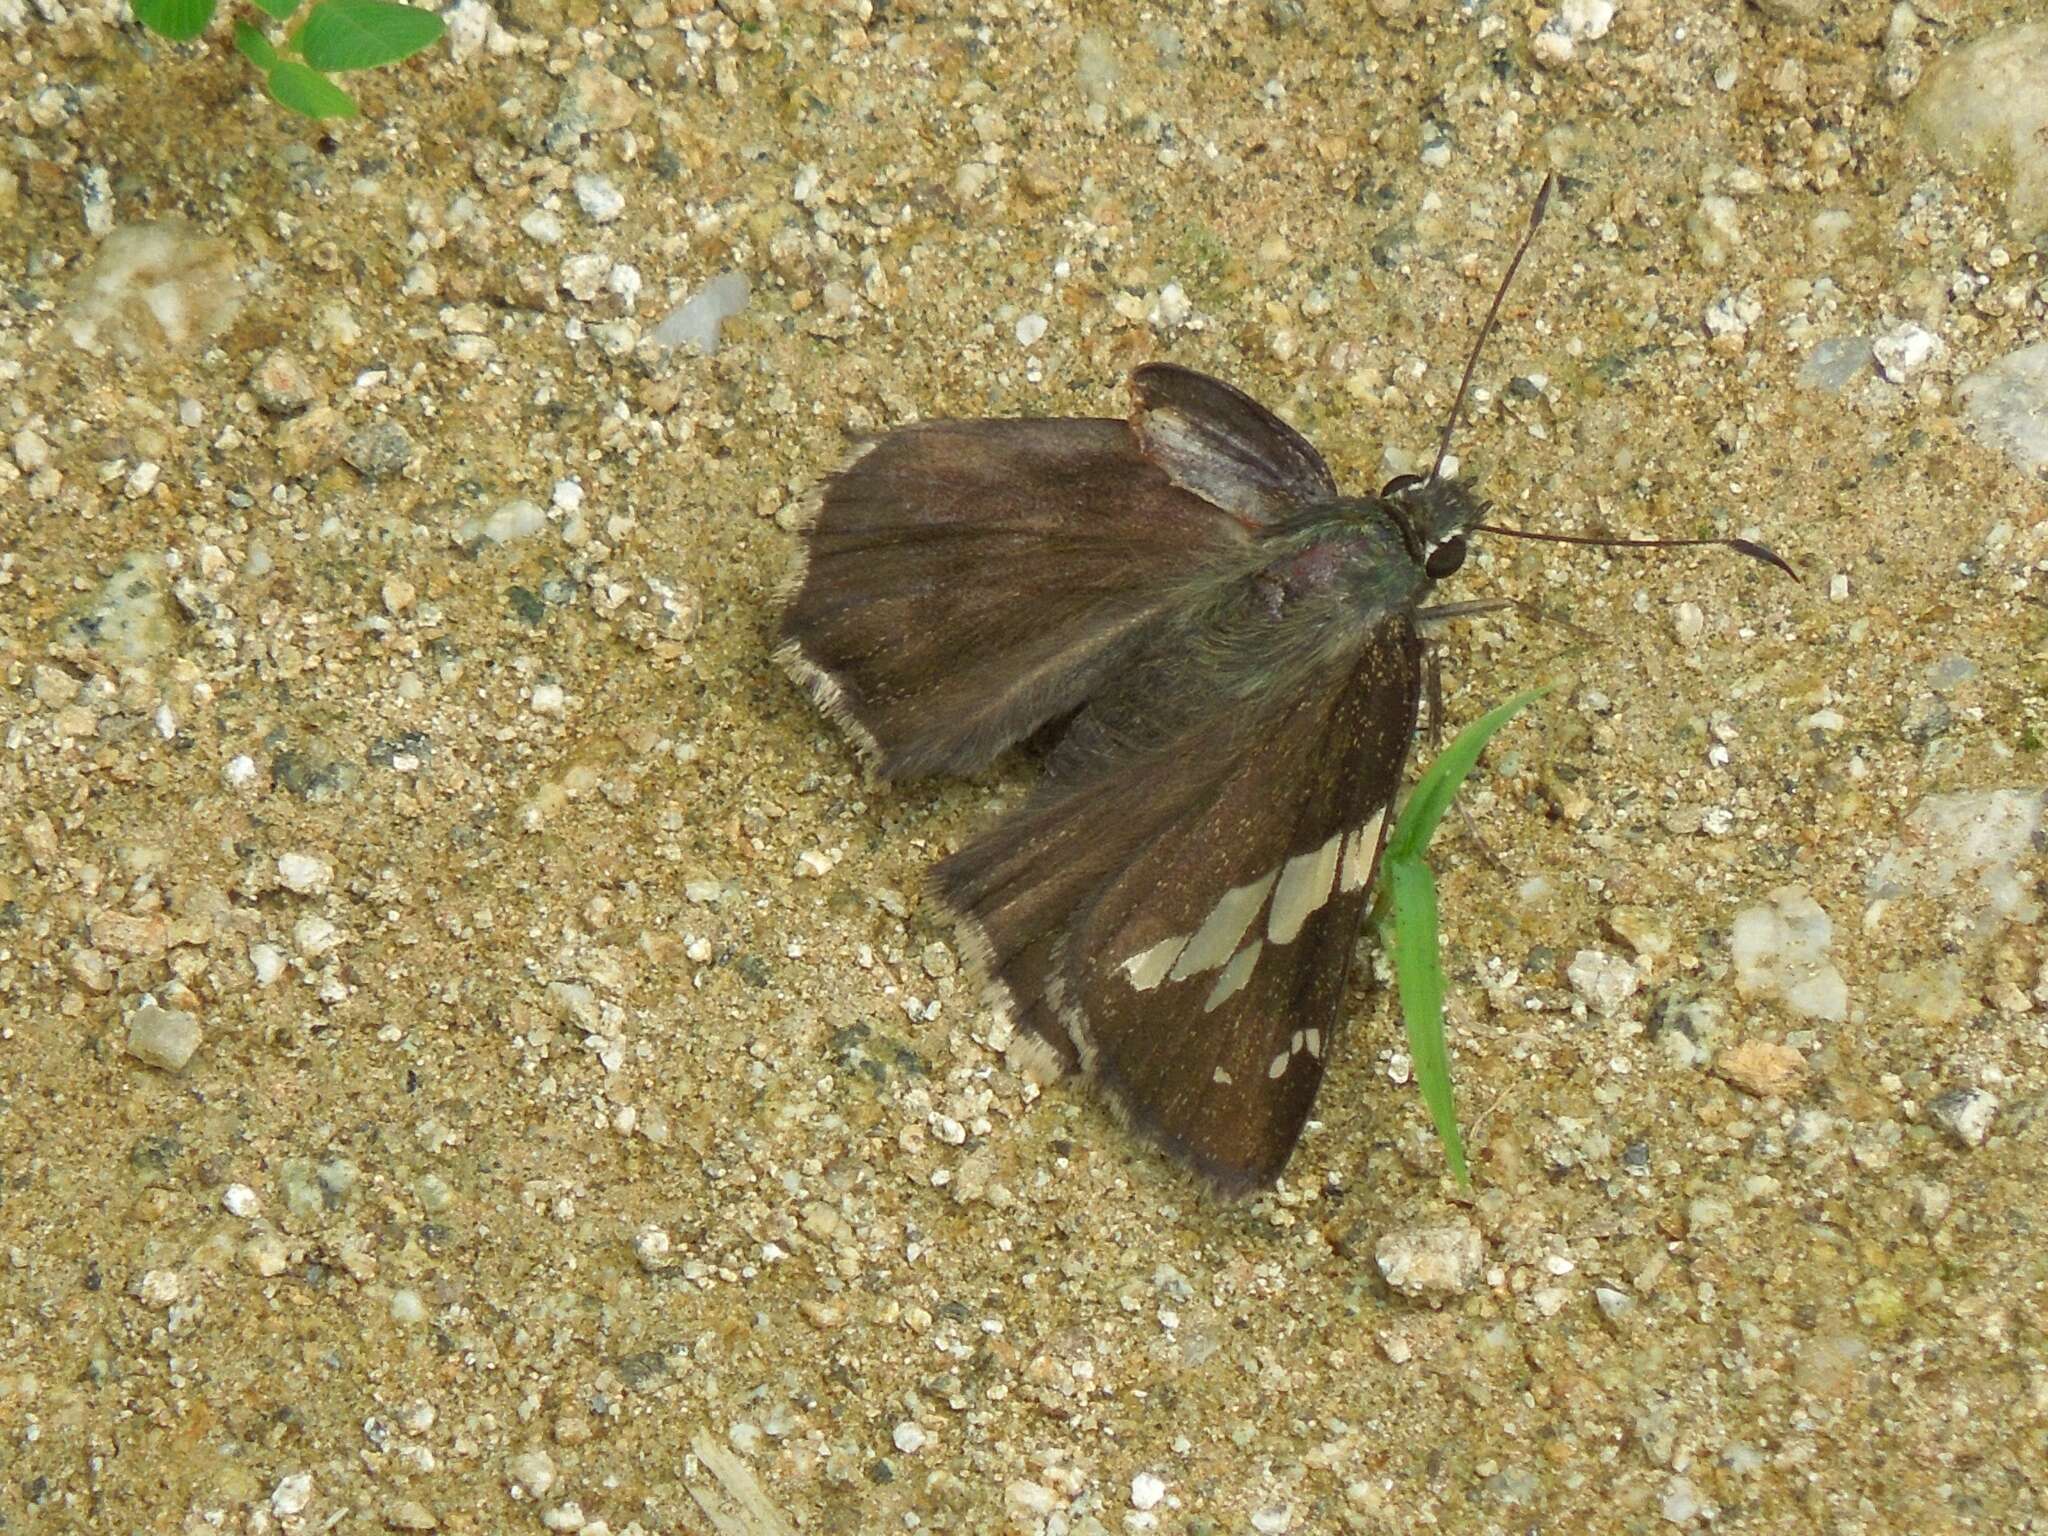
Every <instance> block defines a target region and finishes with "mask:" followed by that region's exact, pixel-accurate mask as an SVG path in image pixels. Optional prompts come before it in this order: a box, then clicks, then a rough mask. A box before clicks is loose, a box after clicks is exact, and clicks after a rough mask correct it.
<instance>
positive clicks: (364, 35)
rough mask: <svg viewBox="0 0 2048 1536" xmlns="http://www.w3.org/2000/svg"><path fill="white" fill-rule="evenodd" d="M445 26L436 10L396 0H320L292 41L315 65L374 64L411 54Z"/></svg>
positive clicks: (439, 34) (433, 39)
mask: <svg viewBox="0 0 2048 1536" xmlns="http://www.w3.org/2000/svg"><path fill="white" fill-rule="evenodd" d="M447 30H448V28H447V25H446V24H445V23H444V22H443V21H442V20H441V18H440V17H438V16H436V15H435V14H434V13H433V12H432V11H419V10H414V9H413V8H412V7H411V6H409V5H399V4H396V3H395V0H320V3H319V4H318V5H316V6H314V7H313V9H312V10H310V11H308V12H307V13H306V19H305V21H304V22H302V23H301V24H300V26H299V30H298V31H297V32H295V33H293V34H292V41H291V46H292V48H293V49H294V51H296V52H297V53H298V54H299V56H300V57H301V58H303V59H304V60H305V61H306V62H307V63H308V64H310V65H312V66H313V67H314V68H315V69H373V68H375V67H376V66H377V65H379V64H394V63H396V62H397V61H398V60H400V59H409V58H411V57H412V56H413V55H414V54H416V53H418V52H419V51H420V50H421V49H422V48H425V47H427V46H428V45H429V44H431V43H435V42H438V41H440V39H441V37H442V35H443V34H444V33H446V32H447Z"/></svg>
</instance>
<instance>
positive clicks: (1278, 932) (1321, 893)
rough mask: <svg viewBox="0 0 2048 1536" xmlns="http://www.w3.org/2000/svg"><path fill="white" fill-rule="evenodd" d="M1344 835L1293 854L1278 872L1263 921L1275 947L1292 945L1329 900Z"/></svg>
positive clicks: (1333, 834)
mask: <svg viewBox="0 0 2048 1536" xmlns="http://www.w3.org/2000/svg"><path fill="white" fill-rule="evenodd" d="M1343 844H1344V834H1343V833H1342V832H1333V833H1331V834H1330V840H1329V841H1328V842H1326V843H1324V844H1323V846H1322V847H1320V848H1318V849H1316V850H1315V851H1314V852H1313V853H1301V854H1296V855H1295V856H1294V857H1293V858H1291V859H1289V860H1288V861H1287V862H1286V864H1285V865H1283V866H1282V867H1281V870H1280V883H1279V886H1278V887H1277V888H1276V889H1275V890H1274V892H1273V910H1272V912H1271V913H1270V914H1269V915H1268V916H1267V918H1266V937H1267V938H1269V939H1271V940H1272V941H1273V942H1274V943H1275V944H1291V943H1293V942H1294V939H1295V936H1296V935H1297V934H1299V933H1300V932H1301V925H1302V924H1303V923H1305V922H1307V921H1308V920H1309V918H1310V917H1311V916H1312V915H1313V914H1314V913H1315V912H1316V910H1317V909H1318V908H1320V907H1321V906H1322V904H1323V903H1324V902H1326V901H1328V900H1329V899H1330V885H1331V882H1332V881H1334V880H1335V879H1336V878H1337V855H1338V853H1339V852H1340V851H1341V850H1342V847H1343Z"/></svg>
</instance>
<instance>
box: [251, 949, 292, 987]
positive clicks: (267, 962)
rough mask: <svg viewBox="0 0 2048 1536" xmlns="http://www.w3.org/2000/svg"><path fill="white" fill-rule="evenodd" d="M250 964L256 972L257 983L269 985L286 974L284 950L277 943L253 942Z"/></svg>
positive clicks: (258, 984) (260, 985)
mask: <svg viewBox="0 0 2048 1536" xmlns="http://www.w3.org/2000/svg"><path fill="white" fill-rule="evenodd" d="M249 964H250V965H251V966H252V967H253V968H254V969H255V972H256V985H257V986H259V987H267V986H269V985H270V984H271V983H272V982H273V981H275V980H277V978H278V977H280V976H282V975H283V974H284V951H283V950H281V949H279V948H278V947H277V946H276V945H275V944H251V945H250V946H249Z"/></svg>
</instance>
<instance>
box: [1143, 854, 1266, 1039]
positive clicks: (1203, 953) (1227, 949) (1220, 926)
mask: <svg viewBox="0 0 2048 1536" xmlns="http://www.w3.org/2000/svg"><path fill="white" fill-rule="evenodd" d="M1279 878H1280V872H1279V871H1278V870H1275V871H1274V872H1273V873H1272V874H1270V875H1268V876H1266V878H1265V879H1263V880H1254V881H1253V882H1252V883H1251V884H1250V885H1240V886H1238V887H1236V888H1235V889H1234V890H1228V891H1225V892H1224V893H1223V895H1222V896H1221V897H1220V898H1219V899H1218V900H1217V902H1216V905H1215V906H1214V907H1213V908H1212V909H1211V910H1210V912H1209V915H1208V916H1207V917H1206V918H1204V919H1203V920H1202V926H1201V927H1199V928H1197V929H1196V930H1195V936H1194V937H1193V938H1192V939H1189V940H1188V947H1187V948H1186V949H1184V950H1182V951H1181V952H1180V958H1179V959H1178V960H1176V961H1174V963H1173V970H1172V971H1171V972H1170V973H1169V975H1170V976H1171V978H1172V979H1173V980H1174V981H1186V980H1187V979H1188V978H1189V977H1190V976H1193V975H1196V974H1198V973H1200V972H1202V971H1213V970H1215V969H1216V967H1217V966H1219V965H1222V964H1223V963H1224V962H1225V961H1227V960H1229V959H1230V958H1231V957H1232V956H1233V955H1235V954H1236V953H1237V946H1238V941H1239V940H1241V939H1242V938H1243V937H1244V935H1245V930H1246V929H1247V928H1249V927H1251V925H1252V919H1253V918H1255V917H1257V916H1258V915H1259V908H1260V907H1262V906H1264V905H1265V904H1266V893H1267V892H1268V891H1270V890H1272V889H1273V882H1274V881H1275V880H1277V879H1279ZM1209 1006H1210V1007H1212V1008H1213V1007H1215V1006H1216V1005H1215V1004H1214V1003H1211V1004H1210V1005H1209Z"/></svg>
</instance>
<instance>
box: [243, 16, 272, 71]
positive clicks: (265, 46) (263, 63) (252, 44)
mask: <svg viewBox="0 0 2048 1536" xmlns="http://www.w3.org/2000/svg"><path fill="white" fill-rule="evenodd" d="M235 52H237V53H239V54H240V55H241V56H242V57H243V58H245V59H247V60H248V61H249V62H250V63H251V64H254V65H255V66H256V67H257V68H258V69H260V70H262V71H263V72H264V73H265V74H268V73H270V71H271V70H272V69H273V68H275V67H276V65H277V50H276V49H275V48H273V47H271V46H270V39H269V38H267V37H265V36H264V35H263V34H262V32H260V31H259V30H258V29H257V28H255V27H252V26H250V25H249V23H248V22H246V21H238V22H236V23H235Z"/></svg>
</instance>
